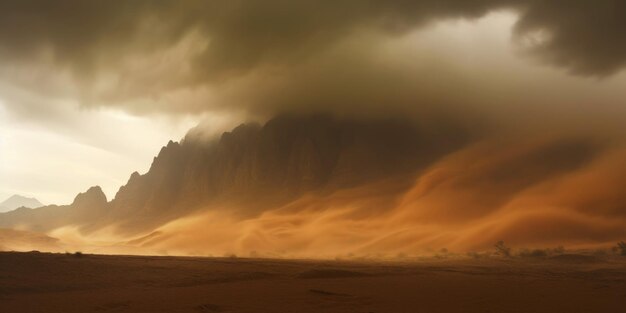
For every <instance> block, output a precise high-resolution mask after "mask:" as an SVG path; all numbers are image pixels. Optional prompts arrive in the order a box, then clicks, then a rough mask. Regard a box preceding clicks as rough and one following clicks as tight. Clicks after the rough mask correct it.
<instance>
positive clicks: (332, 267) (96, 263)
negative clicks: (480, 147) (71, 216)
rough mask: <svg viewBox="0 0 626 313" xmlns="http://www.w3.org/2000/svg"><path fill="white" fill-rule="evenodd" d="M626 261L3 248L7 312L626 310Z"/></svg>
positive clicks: (0, 284) (0, 283) (0, 259)
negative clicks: (178, 254)
mask: <svg viewBox="0 0 626 313" xmlns="http://www.w3.org/2000/svg"><path fill="white" fill-rule="evenodd" d="M625 307H626V258H624V257H620V256H614V255H583V254H562V255H558V256H549V257H525V258H522V257H515V258H497V257H486V258H470V257H462V258H459V257H456V258H453V257H451V258H424V259H419V260H418V259H416V260H397V261H384V262H382V261H372V260H327V261H317V260H272V259H254V258H235V257H224V258H204V257H164V256H115V255H90V254H52V253H39V252H28V253H18V252H2V253H0V312H33V313H35V312H45V313H55V312H63V313H71V312H255V313H257V312H425V313H436V312H441V313H444V312H495V313H504V312H605V313H611V312H615V313H618V312H624V310H625Z"/></svg>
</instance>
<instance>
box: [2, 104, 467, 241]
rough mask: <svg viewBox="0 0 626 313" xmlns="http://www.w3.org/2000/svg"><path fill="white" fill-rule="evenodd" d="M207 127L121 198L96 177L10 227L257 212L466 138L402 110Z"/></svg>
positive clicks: (153, 222) (413, 161) (123, 227)
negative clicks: (219, 130) (423, 124)
mask: <svg viewBox="0 0 626 313" xmlns="http://www.w3.org/2000/svg"><path fill="white" fill-rule="evenodd" d="M200 133H201V132H200V131H199V130H198V129H194V130H192V131H190V132H189V133H188V134H187V135H186V136H185V138H184V139H183V140H181V142H173V141H170V142H169V143H168V144H167V145H166V146H165V147H163V148H162V149H161V151H160V152H159V154H158V155H157V156H156V157H155V158H154V160H153V162H152V165H151V167H150V169H149V170H148V172H147V173H145V174H143V175H142V174H139V173H137V172H134V173H132V175H131V176H130V178H129V180H128V182H127V183H126V185H124V186H122V187H121V188H120V189H119V191H118V192H117V193H116V195H115V197H114V199H113V200H112V201H111V202H107V201H106V197H105V195H104V194H103V193H102V190H100V188H99V187H92V188H91V189H89V190H88V191H87V192H85V193H83V194H80V195H78V196H77V197H76V199H75V201H74V202H73V203H72V204H70V205H66V206H55V205H53V206H47V207H42V208H38V209H34V210H31V209H19V210H16V211H13V212H9V213H4V214H1V215H0V227H11V226H14V225H17V224H20V225H28V226H29V227H30V229H34V230H40V231H46V230H51V229H54V228H56V227H60V226H63V225H80V226H81V227H82V230H84V231H90V230H95V229H98V228H101V227H104V226H107V225H113V224H114V225H116V227H118V229H119V230H120V231H122V232H127V233H135V232H137V233H138V232H141V231H145V230H149V229H151V228H153V227H156V226H158V225H161V224H163V223H166V222H167V221H170V220H173V219H175V218H177V217H180V216H184V215H186V214H189V213H191V212H194V211H197V210H212V209H231V210H234V211H236V212H237V213H238V214H242V215H255V214H259V213H260V212H262V211H263V210H264V209H265V208H268V207H271V206H275V205H280V204H284V203H287V202H288V201H290V200H292V199H295V198H297V197H299V196H301V195H303V194H305V193H328V192H332V191H334V190H337V189H341V188H348V187H353V186H357V185H359V184H364V183H368V182H372V181H375V180H378V179H384V178H388V177H391V176H402V175H413V174H415V173H416V172H417V171H419V170H420V169H421V168H423V167H424V166H426V165H428V164H430V162H432V160H434V159H436V158H437V157H439V156H441V155H443V154H445V153H446V152H448V151H450V150H451V149H453V148H455V147H458V146H459V145H460V144H462V142H463V138H462V137H459V136H455V134H454V133H450V132H448V133H445V132H443V133H437V134H433V133H421V132H420V131H419V129H418V128H417V127H416V126H415V125H414V124H412V123H408V122H406V121H402V120H397V119H380V120H375V121H372V120H354V119H339V118H335V117H332V116H328V115H308V116H294V115H283V116H279V117H276V118H274V119H271V120H270V121H268V122H267V123H266V124H265V125H262V126H261V125H258V124H254V123H253V124H242V125H240V126H238V127H236V128H235V129H233V130H232V131H230V132H225V133H223V134H222V135H221V136H220V137H219V138H214V139H207V138H205V137H204V136H202V135H201V134H200Z"/></svg>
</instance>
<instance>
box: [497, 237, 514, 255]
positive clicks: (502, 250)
mask: <svg viewBox="0 0 626 313" xmlns="http://www.w3.org/2000/svg"><path fill="white" fill-rule="evenodd" d="M494 247H495V248H496V255H499V256H503V257H507V258H508V257H511V248H509V247H507V246H506V245H505V244H504V241H502V240H500V241H498V242H496V244H495V245H494Z"/></svg>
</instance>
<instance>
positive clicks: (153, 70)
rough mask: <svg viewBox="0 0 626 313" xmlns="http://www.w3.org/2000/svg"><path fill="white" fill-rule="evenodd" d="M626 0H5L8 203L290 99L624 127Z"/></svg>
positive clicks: (594, 129) (506, 123) (142, 163)
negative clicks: (194, 130) (200, 124)
mask: <svg viewBox="0 0 626 313" xmlns="http://www.w3.org/2000/svg"><path fill="white" fill-rule="evenodd" d="M624 3H625V2H623V1H611V0H601V1H583V0H577V1H561V0H553V1H536V0H509V1H495V0H493V1H492V0H476V1H453V0H447V1H434V0H432V1H431V0H424V1H384V2H381V1H343V2H341V3H331V2H328V3H326V2H323V3H320V2H318V1H279V0H272V1H228V2H227V3H225V2H202V1H181V2H168V1H132V2H127V3H122V2H113V3H106V2H101V1H95V2H93V3H92V2H91V1H59V2H49V1H4V2H2V3H1V4H0V200H1V199H3V198H6V197H9V196H10V195H12V194H22V195H25V196H33V197H36V198H38V199H39V200H40V201H42V202H44V203H46V204H48V203H58V204H63V203H69V202H71V200H72V199H73V198H74V196H75V195H76V194H77V193H78V192H81V191H84V190H86V189H87V188H88V187H90V186H92V185H100V186H102V187H103V189H104V190H105V192H106V193H107V196H108V197H109V199H110V198H111V197H113V195H114V194H115V192H116V191H117V189H118V188H119V186H120V185H122V184H123V183H124V182H125V181H126V180H127V178H128V177H129V175H130V173H132V172H133V171H139V172H145V171H146V170H147V169H148V168H149V166H150V163H151V161H152V158H153V157H154V156H155V155H156V154H157V153H158V151H159V149H160V147H161V146H163V145H165V144H166V143H167V141H168V140H170V139H173V140H179V139H180V138H182V136H184V134H185V133H186V131H187V130H188V129H189V128H191V127H193V126H195V125H196V124H197V123H198V122H201V121H204V122H205V123H203V125H205V127H206V128H207V131H209V132H210V133H217V132H219V131H222V130H225V129H227V128H228V127H230V126H232V125H235V124H237V123H239V122H244V121H246V120H249V119H257V120H262V119H266V118H268V117H271V116H272V115H274V114H277V113H280V112H284V111H295V112H310V111H331V112H334V113H337V114H344V115H355V116H363V117H368V116H379V115H380V114H389V115H402V116H407V117H409V118H413V119H416V120H428V121H433V120H435V121H437V120H436V119H437V118H440V117H442V116H444V117H445V118H446V121H452V122H453V123H459V126H462V127H464V128H465V129H467V131H468V132H473V131H484V129H485V125H488V128H489V129H490V130H491V131H493V130H494V129H495V130H498V132H504V133H506V132H509V131H510V132H519V131H524V132H528V133H529V134H531V133H545V132H559V131H574V132H583V133H594V134H596V133H602V134H606V135H608V136H618V137H620V138H621V136H622V135H621V132H622V131H621V130H622V125H623V123H624V122H626V106H625V105H624V101H623V99H624V90H626V76H625V74H624V73H623V67H624V66H626V38H625V37H626V29H625V28H626V27H625V23H626V16H625V15H626V7H625V6H626V4H624ZM207 121H208V122H207Z"/></svg>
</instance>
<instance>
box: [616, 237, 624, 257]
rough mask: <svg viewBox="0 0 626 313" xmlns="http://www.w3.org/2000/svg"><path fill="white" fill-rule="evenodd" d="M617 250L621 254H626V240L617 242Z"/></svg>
mask: <svg viewBox="0 0 626 313" xmlns="http://www.w3.org/2000/svg"><path fill="white" fill-rule="evenodd" d="M617 251H618V252H619V254H620V255H621V256H626V242H623V241H620V242H618V243H617Z"/></svg>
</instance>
